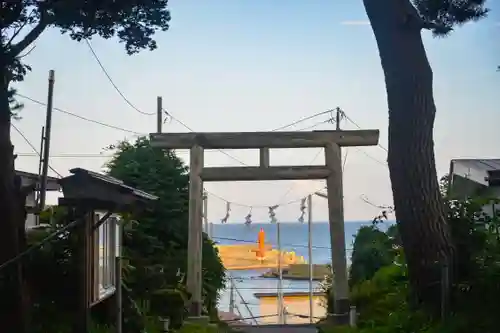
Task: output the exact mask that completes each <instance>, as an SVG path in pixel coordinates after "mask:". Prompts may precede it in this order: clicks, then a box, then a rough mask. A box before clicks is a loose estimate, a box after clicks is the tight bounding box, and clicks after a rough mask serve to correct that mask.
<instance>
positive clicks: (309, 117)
mask: <svg viewBox="0 0 500 333" xmlns="http://www.w3.org/2000/svg"><path fill="white" fill-rule="evenodd" d="M163 112H165V114H166V115H167V116H169V117H170V118H171V119H173V120H175V121H176V122H178V123H179V124H180V125H182V126H183V127H184V128H186V129H187V130H188V131H190V132H195V130H193V129H192V128H191V127H189V126H188V125H187V124H186V123H184V122H183V121H181V120H180V119H179V118H177V117H175V116H174V115H172V113H171V112H169V111H167V110H165V109H163ZM330 112H332V110H327V111H321V112H318V113H315V114H313V115H311V116H308V117H305V118H301V119H299V120H296V121H294V122H292V123H290V124H288V125H284V126H281V127H278V128H275V129H272V130H271V131H270V132H276V131H279V130H282V129H285V128H289V127H292V126H295V125H297V124H300V123H302V122H304V121H307V120H310V119H313V118H316V117H319V116H322V115H324V114H327V113H330ZM331 121H332V118H329V119H327V120H324V121H321V122H318V123H316V124H313V125H312V126H309V127H306V128H303V129H300V130H299V131H303V130H306V129H311V128H314V127H317V126H319V125H322V124H325V123H327V122H331ZM218 151H220V152H221V153H223V154H224V155H226V156H228V157H229V158H231V159H233V160H234V161H236V162H238V163H240V164H241V165H245V166H248V164H246V163H245V162H243V161H241V160H240V159H238V158H236V157H234V156H232V155H231V154H229V153H227V152H225V151H224V150H222V149H218Z"/></svg>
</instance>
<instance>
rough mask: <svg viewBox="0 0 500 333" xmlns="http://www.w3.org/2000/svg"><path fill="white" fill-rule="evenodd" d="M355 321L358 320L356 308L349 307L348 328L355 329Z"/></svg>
mask: <svg viewBox="0 0 500 333" xmlns="http://www.w3.org/2000/svg"><path fill="white" fill-rule="evenodd" d="M357 319H358V313H357V312H356V307H355V306H351V308H350V311H349V326H351V327H356V322H357Z"/></svg>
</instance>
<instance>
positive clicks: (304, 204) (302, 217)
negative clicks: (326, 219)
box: [298, 198, 307, 223]
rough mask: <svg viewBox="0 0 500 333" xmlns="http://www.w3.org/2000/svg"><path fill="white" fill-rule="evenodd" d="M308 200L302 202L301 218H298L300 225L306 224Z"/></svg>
mask: <svg viewBox="0 0 500 333" xmlns="http://www.w3.org/2000/svg"><path fill="white" fill-rule="evenodd" d="M306 208H307V206H306V198H304V199H302V200H300V216H299V218H298V220H299V222H300V223H304V215H305V214H306Z"/></svg>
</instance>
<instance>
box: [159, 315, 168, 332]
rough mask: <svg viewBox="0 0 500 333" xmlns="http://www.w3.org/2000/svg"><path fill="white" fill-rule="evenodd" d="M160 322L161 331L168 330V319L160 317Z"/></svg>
mask: <svg viewBox="0 0 500 333" xmlns="http://www.w3.org/2000/svg"><path fill="white" fill-rule="evenodd" d="M160 322H161V323H162V324H163V325H162V326H163V330H162V332H168V329H169V326H170V319H168V318H160Z"/></svg>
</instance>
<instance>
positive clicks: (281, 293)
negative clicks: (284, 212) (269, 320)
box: [276, 222, 283, 324]
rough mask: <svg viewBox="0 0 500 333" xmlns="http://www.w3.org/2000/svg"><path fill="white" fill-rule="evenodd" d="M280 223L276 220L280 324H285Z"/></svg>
mask: <svg viewBox="0 0 500 333" xmlns="http://www.w3.org/2000/svg"><path fill="white" fill-rule="evenodd" d="M280 229H281V228H280V223H279V222H276V238H277V243H278V288H277V289H278V324H283V267H282V265H283V264H282V252H281V251H282V250H281V235H280V233H281V230H280Z"/></svg>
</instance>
